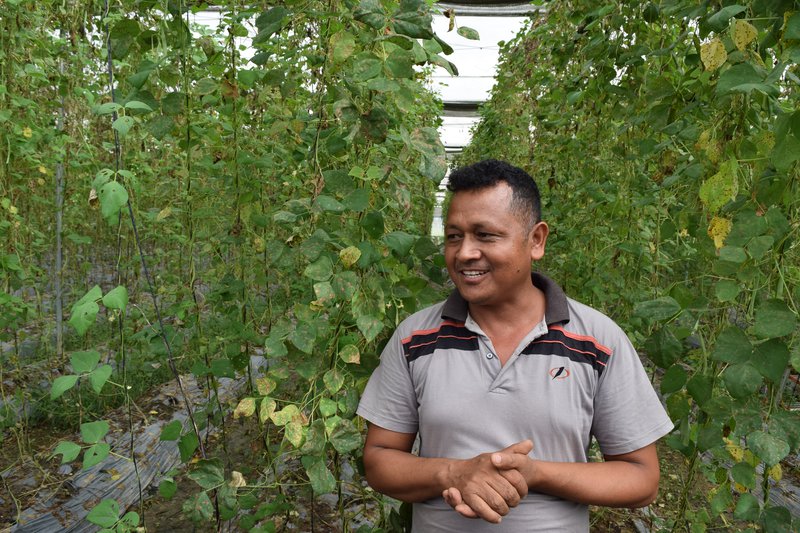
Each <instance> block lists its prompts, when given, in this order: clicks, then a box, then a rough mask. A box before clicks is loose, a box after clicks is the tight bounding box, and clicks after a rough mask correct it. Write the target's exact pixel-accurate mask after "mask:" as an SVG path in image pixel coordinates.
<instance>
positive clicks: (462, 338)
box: [408, 335, 478, 350]
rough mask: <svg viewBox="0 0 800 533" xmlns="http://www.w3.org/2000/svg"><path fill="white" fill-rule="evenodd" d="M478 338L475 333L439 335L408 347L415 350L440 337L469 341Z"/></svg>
mask: <svg viewBox="0 0 800 533" xmlns="http://www.w3.org/2000/svg"><path fill="white" fill-rule="evenodd" d="M409 338H410V337H409ZM477 338H478V336H477V335H473V336H471V337H459V336H458V335H439V336H438V337H436V338H435V339H433V340H432V341H428V342H422V343H420V344H415V345H414V346H409V347H408V349H409V350H413V349H414V348H419V347H420V346H427V345H429V344H433V343H435V342H436V341H438V340H439V339H461V340H465V341H468V340H472V339H477Z"/></svg>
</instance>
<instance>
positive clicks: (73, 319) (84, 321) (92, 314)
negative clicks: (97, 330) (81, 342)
mask: <svg viewBox="0 0 800 533" xmlns="http://www.w3.org/2000/svg"><path fill="white" fill-rule="evenodd" d="M99 311H100V306H99V305H97V303H96V302H93V301H90V302H84V303H82V304H80V305H76V306H75V307H73V309H72V315H71V316H70V317H69V324H70V325H71V326H72V327H73V328H75V331H77V332H78V335H83V334H84V333H86V330H88V329H89V326H91V325H92V324H94V322H95V319H96V318H97V313H98V312H99Z"/></svg>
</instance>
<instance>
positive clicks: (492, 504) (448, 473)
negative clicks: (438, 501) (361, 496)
mask: <svg viewBox="0 0 800 533" xmlns="http://www.w3.org/2000/svg"><path fill="white" fill-rule="evenodd" d="M414 438H415V434H413V433H398V432H395V431H390V430H388V429H384V428H382V427H379V426H376V425H374V424H370V425H369V428H368V430H367V440H366V443H365V444H364V468H365V470H366V475H367V481H368V482H369V484H370V486H371V487H372V488H373V489H375V490H377V491H378V492H382V493H383V494H387V495H389V496H392V497H393V498H397V499H399V500H403V501H407V502H422V501H425V500H430V499H432V498H437V497H439V496H441V495H442V493H443V491H444V490H445V489H447V488H448V487H454V488H455V489H456V490H458V491H459V498H460V499H463V502H464V504H465V505H468V506H469V508H470V510H472V513H473V514H474V516H475V517H480V518H483V519H484V520H487V521H489V522H494V523H497V522H500V520H501V517H502V516H504V515H506V514H507V513H508V511H509V508H511V507H515V506H516V505H517V504H518V503H519V500H520V498H523V497H525V495H527V493H528V485H527V484H526V482H525V479H524V478H523V477H522V475H521V474H520V473H519V472H517V471H516V469H515V468H514V467H511V466H509V467H503V468H498V467H496V466H495V465H494V464H493V463H492V455H495V454H492V453H485V454H481V455H479V456H477V457H473V458H472V459H465V460H461V459H448V458H423V457H417V456H416V455H413V454H412V453H411V447H412V446H413V444H414ZM531 446H532V444H531V443H530V441H525V442H524V443H517V444H515V445H512V446H509V447H508V448H506V449H504V450H501V452H499V453H501V454H502V456H503V457H504V458H506V456H507V457H508V458H507V459H505V460H515V459H514V456H516V455H520V454H522V456H523V457H526V455H525V454H527V453H528V452H530V450H531Z"/></svg>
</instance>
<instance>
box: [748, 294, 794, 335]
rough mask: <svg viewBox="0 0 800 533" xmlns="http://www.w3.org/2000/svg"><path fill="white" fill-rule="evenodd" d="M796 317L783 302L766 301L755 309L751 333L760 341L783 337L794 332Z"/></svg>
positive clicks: (775, 300)
mask: <svg viewBox="0 0 800 533" xmlns="http://www.w3.org/2000/svg"><path fill="white" fill-rule="evenodd" d="M796 327H797V317H796V316H795V314H794V313H793V312H792V310H791V309H789V306H787V305H786V302H784V301H783V300H777V299H772V300H767V301H765V302H764V303H762V304H761V305H760V306H759V307H758V309H756V323H755V325H754V326H753V333H754V334H755V335H756V336H757V337H760V338H762V339H772V338H774V337H783V336H784V335H789V334H791V333H793V332H794V330H795V328H796Z"/></svg>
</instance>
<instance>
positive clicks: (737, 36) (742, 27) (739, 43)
mask: <svg viewBox="0 0 800 533" xmlns="http://www.w3.org/2000/svg"><path fill="white" fill-rule="evenodd" d="M756 37H758V31H757V30H756V29H755V28H754V27H753V25H752V24H750V23H749V22H747V21H746V20H742V19H736V22H735V23H734V24H733V44H735V45H736V48H738V49H739V50H744V49H745V48H747V45H748V44H750V43H752V42H753V41H755V39H756Z"/></svg>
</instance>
